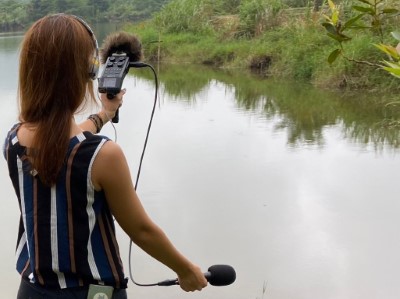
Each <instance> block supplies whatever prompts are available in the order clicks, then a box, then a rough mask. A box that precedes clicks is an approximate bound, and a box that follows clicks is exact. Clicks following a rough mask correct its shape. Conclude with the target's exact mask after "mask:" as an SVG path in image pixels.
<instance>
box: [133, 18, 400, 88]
mask: <svg viewBox="0 0 400 299" xmlns="http://www.w3.org/2000/svg"><path fill="white" fill-rule="evenodd" d="M320 23H321V19H318V18H316V19H315V20H313V19H312V18H311V17H310V16H308V17H304V16H300V17H298V18H297V19H296V18H293V19H290V20H285V21H284V22H283V23H281V24H280V25H279V26H275V27H273V28H267V29H265V30H264V31H263V32H262V34H260V35H258V36H257V37H253V38H251V39H249V38H243V37H242V38H240V37H238V36H240V35H236V36H235V34H231V37H230V38H226V35H225V33H226V32H223V33H222V32H218V28H215V29H214V30H208V31H200V32H191V31H182V32H178V33H176V32H175V33H166V32H163V31H162V30H157V29H156V25H155V24H154V23H152V22H147V23H145V24H139V25H136V26H131V27H128V28H127V30H128V31H132V32H135V33H136V34H137V35H138V36H139V37H140V38H141V40H142V42H143V45H144V50H145V57H147V59H149V60H157V59H158V58H160V60H161V62H166V63H188V64H203V65H211V66H216V67H220V68H224V69H238V68H242V69H250V68H251V67H252V66H253V67H254V65H257V63H256V62H259V61H268V62H269V64H268V66H267V68H265V69H263V72H264V74H265V75H267V76H274V77H276V78H284V79H291V80H293V79H295V80H304V81H307V82H311V83H312V84H314V85H317V86H322V87H324V88H329V89H338V88H346V89H370V90H376V89H381V90H386V89H388V90H396V91H399V90H400V88H399V87H398V86H399V85H400V84H399V82H398V79H396V78H394V77H393V76H390V75H388V74H386V73H385V72H383V71H381V70H379V69H378V68H376V67H371V66H367V65H364V64H357V63H354V62H349V61H347V60H345V59H342V58H338V59H337V61H335V63H334V64H332V65H330V64H329V63H328V62H327V58H328V56H329V54H330V53H331V52H332V51H333V50H334V49H335V48H337V47H338V45H336V44H335V42H334V41H333V40H332V39H330V38H329V37H327V36H326V32H325V29H324V28H323V27H322V26H321V25H320ZM225 30H226V28H225ZM238 30H239V29H238ZM158 40H160V41H161V42H157V41H158ZM376 42H377V40H376V39H375V38H374V37H373V36H369V35H368V34H360V35H356V36H355V37H354V39H353V40H352V41H351V42H349V43H347V44H345V53H346V55H347V56H348V57H351V58H354V59H357V60H368V61H375V62H379V61H380V60H381V59H382V54H381V53H380V52H379V50H377V49H376V48H375V47H374V46H373V43H376ZM158 53H160V56H158Z"/></svg>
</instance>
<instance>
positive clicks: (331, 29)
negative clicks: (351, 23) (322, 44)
mask: <svg viewBox="0 0 400 299" xmlns="http://www.w3.org/2000/svg"><path fill="white" fill-rule="evenodd" d="M321 25H322V26H324V27H325V29H326V30H327V31H328V32H329V33H332V34H337V30H336V27H335V26H333V24H332V23H326V22H324V23H322V24H321Z"/></svg>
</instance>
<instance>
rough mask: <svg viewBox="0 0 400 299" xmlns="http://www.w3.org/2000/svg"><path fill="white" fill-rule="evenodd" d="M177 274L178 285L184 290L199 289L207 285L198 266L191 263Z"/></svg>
mask: <svg viewBox="0 0 400 299" xmlns="http://www.w3.org/2000/svg"><path fill="white" fill-rule="evenodd" d="M177 274H178V281H179V286H180V287H181V289H182V290H184V291H186V292H193V291H201V289H203V288H205V287H206V286H207V283H208V282H207V279H206V278H205V277H204V273H203V272H202V271H201V269H200V268H199V267H198V266H195V265H192V266H191V267H190V268H189V269H188V270H186V271H185V272H183V273H177Z"/></svg>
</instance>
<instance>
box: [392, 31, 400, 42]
mask: <svg viewBox="0 0 400 299" xmlns="http://www.w3.org/2000/svg"><path fill="white" fill-rule="evenodd" d="M391 34H392V36H393V37H394V38H395V39H396V40H398V41H400V32H398V31H394V32H391Z"/></svg>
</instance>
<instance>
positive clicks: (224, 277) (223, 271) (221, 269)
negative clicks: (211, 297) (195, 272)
mask: <svg viewBox="0 0 400 299" xmlns="http://www.w3.org/2000/svg"><path fill="white" fill-rule="evenodd" d="M208 272H210V274H211V275H210V277H209V279H208V282H209V283H210V284H211V285H213V286H226V285H230V284H232V283H233V282H234V281H235V280H236V272H235V269H233V268H232V267H231V266H229V265H213V266H211V267H210V268H208Z"/></svg>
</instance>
